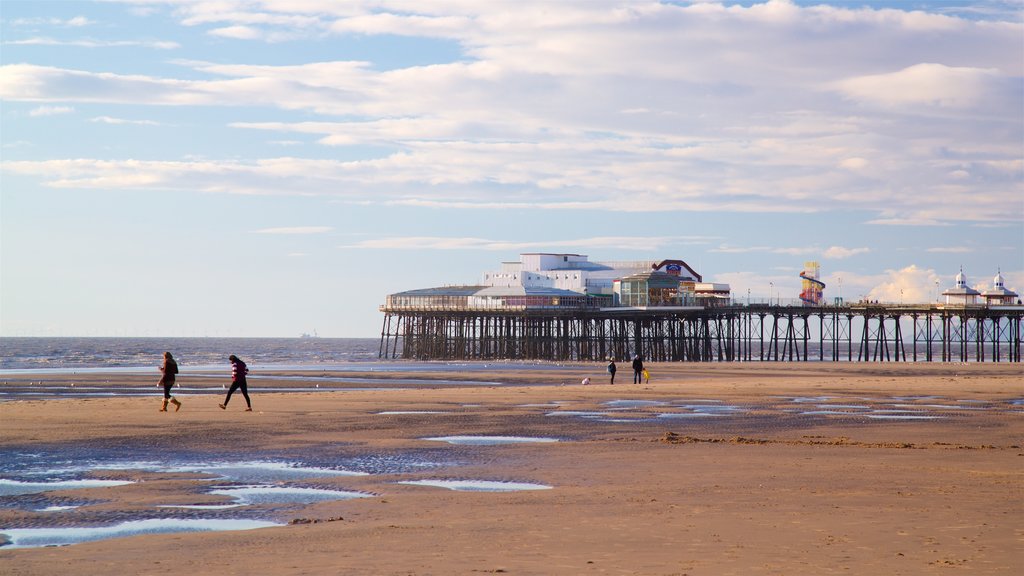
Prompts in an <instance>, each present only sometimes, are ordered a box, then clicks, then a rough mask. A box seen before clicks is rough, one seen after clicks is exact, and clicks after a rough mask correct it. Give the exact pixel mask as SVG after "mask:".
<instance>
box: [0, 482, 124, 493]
mask: <svg viewBox="0 0 1024 576" xmlns="http://www.w3.org/2000/svg"><path fill="white" fill-rule="evenodd" d="M125 484H132V482H128V481H125V480H85V479H81V480H56V481H53V482H24V481H19V480H9V479H6V478H0V496H19V495H22V494H39V493H42V492H56V491H58V490H80V489H83V488H106V487H109V486H124V485H125Z"/></svg>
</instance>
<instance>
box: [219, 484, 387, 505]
mask: <svg viewBox="0 0 1024 576" xmlns="http://www.w3.org/2000/svg"><path fill="white" fill-rule="evenodd" d="M208 494H217V495H219V496H227V497H229V498H232V499H234V500H235V502H236V503H238V504H242V505H245V506H248V505H252V504H311V503H313V502H322V501H325V500H351V499H353V498H369V497H371V496H373V495H372V494H367V493H365V492H350V491H346V490H327V489H324V488H305V487H300V486H270V485H256V486H235V487H226V488H217V489H214V490H210V491H209V492H208Z"/></svg>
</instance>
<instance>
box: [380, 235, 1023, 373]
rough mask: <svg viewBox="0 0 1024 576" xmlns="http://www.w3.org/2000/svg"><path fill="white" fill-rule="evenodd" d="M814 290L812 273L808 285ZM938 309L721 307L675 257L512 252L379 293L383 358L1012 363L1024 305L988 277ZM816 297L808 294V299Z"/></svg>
mask: <svg viewBox="0 0 1024 576" xmlns="http://www.w3.org/2000/svg"><path fill="white" fill-rule="evenodd" d="M807 276H809V277H813V278H814V279H815V280H817V277H816V276H817V275H816V274H814V275H813V276H812V275H811V274H807ZM965 287H966V279H965V278H963V273H962V271H961V274H960V275H959V276H958V277H957V288H953V289H951V290H949V291H947V292H948V294H947V293H944V294H943V295H944V296H945V297H946V302H943V303H925V304H891V303H890V304H883V303H877V302H876V303H872V302H859V303H851V304H842V303H841V302H840V303H839V304H836V305H821V304H820V303H812V302H807V300H806V299H801V300H795V301H794V302H790V303H784V302H780V301H777V300H774V301H772V300H769V301H767V302H752V301H751V300H750V298H749V296H748V297H747V298H746V299H745V300H737V299H733V298H732V296H731V294H730V288H729V286H728V285H727V284H715V283H708V282H704V281H703V278H702V277H701V275H700V274H698V273H697V272H696V271H695V270H693V269H692V268H691V267H690V266H689V265H687V264H686V263H685V262H683V261H682V260H663V261H661V262H646V261H637V262H634V261H630V262H591V261H589V260H588V259H587V257H586V256H583V255H578V254H522V255H521V256H520V260H519V261H518V262H506V263H504V264H502V267H501V269H500V270H498V271H494V272H487V273H485V274H484V275H483V282H482V283H481V284H478V285H472V286H447V287H440V288H427V289H420V290H411V291H408V292H401V293H397V294H391V295H389V296H388V297H387V301H386V302H385V304H384V305H382V306H381V307H380V309H381V311H382V312H383V313H384V322H383V326H382V329H381V340H380V352H379V355H380V357H382V358H399V357H400V358H406V359H418V360H551V361H604V360H607V359H609V358H614V359H616V360H624V359H629V358H632V357H633V356H641V357H642V358H644V359H645V360H648V361H653V362H669V361H680V362H686V361H689V362H708V361H725V362H743V361H812V360H818V361H851V362H853V361H862V362H863V361H868V362H889V361H892V362H903V361H926V362H932V361H938V362H1020V361H1021V348H1022V347H1021V336H1022V326H1021V325H1022V319H1024V306H1022V305H1021V303H1020V298H1019V296H1018V295H1017V294H1016V293H1015V292H1012V291H1010V290H1007V289H1006V288H1005V287H1004V286H1003V280H1002V276H1001V275H999V274H997V276H996V279H995V281H994V286H993V289H992V290H990V291H986V292H985V296H982V293H980V292H977V291H976V290H974V291H972V290H970V289H966V288H965ZM819 300H820V297H819Z"/></svg>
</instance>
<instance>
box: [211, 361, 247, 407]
mask: <svg viewBox="0 0 1024 576" xmlns="http://www.w3.org/2000/svg"><path fill="white" fill-rule="evenodd" d="M228 360H230V361H231V388H228V396H227V398H225V399H224V403H223V404H218V406H220V409H221V410H227V408H228V402H230V401H231V395H232V394H233V393H234V392H235V390H238V389H239V388H241V390H242V396H243V397H244V398H245V411H246V412H252V402H250V401H249V385H248V383H247V382H246V381H245V375H246V374H248V373H249V368H248V367H246V365H245V362H242V360H241V359H240V358H239V357H238V356H235V355H234V354H232V355H231V356H228Z"/></svg>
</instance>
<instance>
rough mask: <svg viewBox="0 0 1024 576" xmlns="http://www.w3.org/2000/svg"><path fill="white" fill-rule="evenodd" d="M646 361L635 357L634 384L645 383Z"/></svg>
mask: <svg viewBox="0 0 1024 576" xmlns="http://www.w3.org/2000/svg"><path fill="white" fill-rule="evenodd" d="M643 374H644V361H643V360H642V359H641V358H640V356H639V355H637V356H633V384H640V383H641V382H643Z"/></svg>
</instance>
